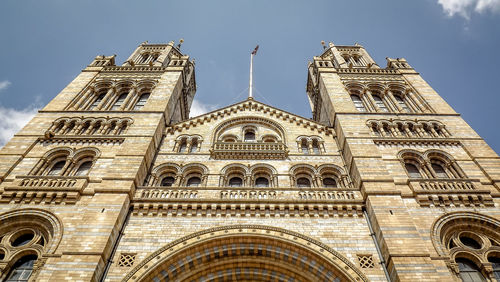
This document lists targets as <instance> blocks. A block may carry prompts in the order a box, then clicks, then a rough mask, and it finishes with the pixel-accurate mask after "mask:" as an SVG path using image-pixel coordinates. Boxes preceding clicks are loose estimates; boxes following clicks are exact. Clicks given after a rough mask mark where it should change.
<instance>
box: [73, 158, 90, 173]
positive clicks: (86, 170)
mask: <svg viewBox="0 0 500 282" xmlns="http://www.w3.org/2000/svg"><path fill="white" fill-rule="evenodd" d="M91 167H92V161H86V162H83V163H82V164H81V165H80V166H79V167H78V169H77V170H76V173H75V175H76V176H82V175H87V174H88V173H89V170H90V168H91Z"/></svg>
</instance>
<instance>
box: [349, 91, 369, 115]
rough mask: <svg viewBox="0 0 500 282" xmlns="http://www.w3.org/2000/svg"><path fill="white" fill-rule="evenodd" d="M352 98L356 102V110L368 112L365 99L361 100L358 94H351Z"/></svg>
mask: <svg viewBox="0 0 500 282" xmlns="http://www.w3.org/2000/svg"><path fill="white" fill-rule="evenodd" d="M351 100H352V102H353V103H354V107H356V110H358V111H360V112H366V108H365V105H364V104H363V101H361V98H359V96H358V95H351Z"/></svg>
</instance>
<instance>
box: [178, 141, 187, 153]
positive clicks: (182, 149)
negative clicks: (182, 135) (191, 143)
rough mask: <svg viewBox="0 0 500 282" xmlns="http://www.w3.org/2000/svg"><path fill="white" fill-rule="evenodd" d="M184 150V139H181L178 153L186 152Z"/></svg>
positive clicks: (185, 142) (185, 143) (185, 144)
mask: <svg viewBox="0 0 500 282" xmlns="http://www.w3.org/2000/svg"><path fill="white" fill-rule="evenodd" d="M186 148H187V141H186V139H182V141H181V145H179V153H184V152H186Z"/></svg>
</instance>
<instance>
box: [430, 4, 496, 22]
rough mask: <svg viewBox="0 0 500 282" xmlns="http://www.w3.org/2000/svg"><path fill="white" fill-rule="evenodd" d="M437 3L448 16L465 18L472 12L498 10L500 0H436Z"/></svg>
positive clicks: (468, 17)
mask: <svg viewBox="0 0 500 282" xmlns="http://www.w3.org/2000/svg"><path fill="white" fill-rule="evenodd" d="M438 3H439V4H440V5H441V6H442V7H443V10H444V12H445V13H446V14H447V15H448V16H450V17H453V16H454V15H460V16H462V17H464V18H465V19H467V20H469V19H470V15H471V14H472V13H473V12H475V13H479V14H482V13H484V12H488V11H489V12H492V13H498V12H500V0H438Z"/></svg>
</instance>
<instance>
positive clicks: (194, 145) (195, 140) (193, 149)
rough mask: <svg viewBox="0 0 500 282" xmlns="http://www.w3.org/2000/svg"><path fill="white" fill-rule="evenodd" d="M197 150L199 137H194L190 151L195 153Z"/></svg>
mask: <svg viewBox="0 0 500 282" xmlns="http://www.w3.org/2000/svg"><path fill="white" fill-rule="evenodd" d="M196 151H198V139H193V141H191V148H189V152H190V153H195V152H196Z"/></svg>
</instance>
